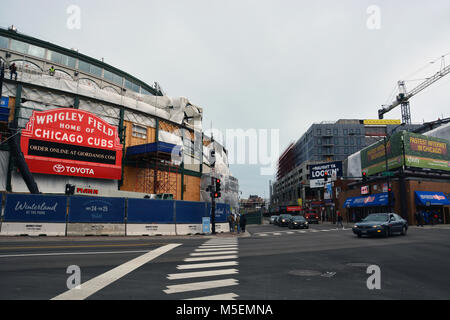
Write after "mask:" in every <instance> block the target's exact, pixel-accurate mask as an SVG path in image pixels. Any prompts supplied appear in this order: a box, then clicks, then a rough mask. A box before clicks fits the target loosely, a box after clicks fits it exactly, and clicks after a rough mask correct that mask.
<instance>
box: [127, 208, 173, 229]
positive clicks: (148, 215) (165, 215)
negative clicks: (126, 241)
mask: <svg viewBox="0 0 450 320" xmlns="http://www.w3.org/2000/svg"><path fill="white" fill-rule="evenodd" d="M127 235H128V236H152V235H176V228H175V205H174V201H170V200H151V199H128V206H127Z"/></svg>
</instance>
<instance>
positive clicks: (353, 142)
mask: <svg viewBox="0 0 450 320" xmlns="http://www.w3.org/2000/svg"><path fill="white" fill-rule="evenodd" d="M350 144H351V145H352V146H353V145H354V144H355V140H354V139H353V137H351V138H350Z"/></svg>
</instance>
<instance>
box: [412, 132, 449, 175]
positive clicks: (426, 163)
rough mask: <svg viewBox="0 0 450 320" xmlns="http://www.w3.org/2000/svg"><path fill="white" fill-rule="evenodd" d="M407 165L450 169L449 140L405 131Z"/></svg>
mask: <svg viewBox="0 0 450 320" xmlns="http://www.w3.org/2000/svg"><path fill="white" fill-rule="evenodd" d="M404 143H405V165H406V166H407V167H417V168H428V169H435V170H444V171H450V155H449V153H448V149H449V141H448V140H445V139H440V138H435V137H429V136H424V135H420V134H414V133H410V132H405V134H404Z"/></svg>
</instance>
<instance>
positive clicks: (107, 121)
mask: <svg viewBox="0 0 450 320" xmlns="http://www.w3.org/2000/svg"><path fill="white" fill-rule="evenodd" d="M130 54H132V53H130ZM128 58H130V56H128V57H124V59H128ZM13 65H14V66H15V69H14V68H12V69H11V71H12V72H11V71H10V69H9V67H10V66H13ZM0 66H1V67H3V68H4V71H5V72H4V79H2V81H0V84H1V86H0V93H1V96H2V108H1V110H0V111H1V112H0V113H1V115H2V117H1V118H0V142H1V143H0V160H1V161H0V162H1V163H2V164H3V165H2V166H0V192H2V193H3V192H8V193H9V192H10V193H16V192H17V193H27V192H32V190H30V186H32V187H33V189H34V191H35V192H32V193H37V192H41V193H46V194H49V193H50V194H58V193H60V194H61V193H62V194H64V193H65V191H66V185H68V184H69V185H75V186H87V187H89V190H94V189H95V190H96V191H98V192H99V193H100V194H102V195H109V196H120V195H126V196H127V197H142V196H144V195H148V194H150V195H154V194H169V195H171V196H172V197H173V198H174V199H175V200H189V201H209V200H210V199H209V194H207V193H206V194H205V193H204V192H202V188H201V184H202V180H205V181H211V180H210V178H209V177H210V175H211V171H212V170H211V165H210V160H209V159H208V156H205V153H206V154H208V153H209V152H210V151H211V150H212V149H215V151H216V156H217V157H218V158H219V160H220V161H219V160H218V161H217V163H218V164H216V168H215V171H214V172H213V173H212V174H213V175H216V176H220V177H221V178H222V179H224V182H225V183H224V190H223V192H222V196H223V197H222V198H221V199H220V200H219V201H220V202H223V201H227V202H228V203H230V204H231V205H233V206H234V207H235V206H237V205H238V188H239V187H238V181H237V179H235V178H233V177H232V175H231V173H230V171H229V167H228V161H227V157H228V156H227V152H226V150H225V149H224V148H223V146H221V145H220V144H219V143H217V142H214V143H212V141H211V139H209V138H208V137H206V136H204V134H203V132H202V130H201V128H202V126H201V122H202V117H203V109H202V108H200V107H199V106H196V105H194V103H192V102H190V101H189V100H188V99H187V98H184V97H177V98H175V97H169V96H167V95H166V94H165V93H164V92H163V90H162V89H161V87H160V86H159V85H158V84H157V83H156V82H155V83H151V84H148V83H147V82H145V81H142V80H140V79H138V78H137V77H135V76H133V75H131V74H129V73H127V72H125V71H123V70H120V69H118V68H116V67H114V66H112V65H109V64H107V63H105V62H104V61H103V60H97V59H94V58H92V57H89V56H87V55H84V54H82V53H81V52H79V51H78V50H74V49H67V48H63V47H61V46H58V45H56V44H53V43H50V42H47V41H43V40H40V39H37V38H34V37H29V36H26V35H23V34H20V33H18V32H17V30H15V29H13V28H11V29H9V30H5V29H1V28H0ZM14 70H16V72H14ZM55 112H58V114H57V116H58V119H56V113H55ZM36 114H45V115H46V116H45V117H47V118H46V119H50V120H52V121H53V120H55V123H56V122H61V123H58V124H57V125H58V127H57V128H55V127H54V126H52V124H46V127H45V128H43V129H39V130H46V131H48V132H50V131H51V130H59V131H58V132H57V133H56V135H55V137H58V135H59V137H64V136H63V135H62V132H60V131H61V130H66V131H67V132H69V133H68V137H69V136H70V137H71V136H72V135H73V136H74V137H77V139H78V138H79V139H80V141H81V139H85V141H88V140H89V139H91V137H90V136H89V133H92V132H96V133H97V134H98V135H99V136H101V139H111V141H109V142H111V145H112V146H114V147H115V148H116V149H114V150H106V149H107V148H106V147H107V145H106V142H105V145H102V146H100V145H98V146H97V148H92V147H91V148H88V147H85V149H83V150H81V151H82V152H83V155H84V158H80V157H78V158H75V157H73V159H72V158H71V159H69V155H68V153H69V152H74V154H78V153H77V152H81V151H80V149H79V148H80V147H79V146H77V145H75V144H74V143H73V141H72V143H61V141H59V142H60V143H59V144H58V145H56V143H57V142H55V141H51V142H48V141H44V142H42V143H47V145H51V147H47V146H38V147H36V148H40V149H39V150H40V151H39V152H41V153H40V154H39V155H37V156H36V154H35V155H31V154H28V152H29V151H30V150H31V147H28V144H27V145H25V147H26V148H22V150H20V148H17V146H20V144H19V143H20V142H19V143H17V144H12V143H11V141H13V140H14V139H15V138H14V137H20V136H24V135H25V133H27V132H28V131H29V129H30V128H32V126H33V124H34V125H36V124H37V121H35V120H34V119H35V115H36ZM66 115H68V116H71V117H72V116H73V117H75V116H78V117H79V118H76V119H80V121H79V122H78V123H77V122H76V121H72V120H73V119H75V118H73V119H72V118H71V119H69V118H68V117H67V116H66ZM84 115H87V116H86V117H85V116H84ZM83 117H84V119H87V118H88V117H89V119H94V120H93V121H95V128H91V127H92V126H93V123H94V122H92V123H90V124H86V128H85V124H84V123H82V121H81V119H82V118H83ZM63 118H64V119H66V121H65V123H63V122H64V121H63ZM68 119H69V120H68ZM52 121H50V122H52ZM70 121H72V122H71V123H70V125H69V122H70ZM47 122H49V121H47ZM87 130H89V131H87ZM108 130H109V131H108ZM20 132H21V133H22V134H21V135H20V134H17V133H20ZM55 132H56V131H55ZM64 132H65V131H64ZM116 135H117V137H116ZM91 136H93V137H92V139H94V138H96V139H98V141H99V143H100V141H107V140H100V138H97V136H96V135H95V134H94V135H92V134H91ZM113 136H114V137H113ZM103 137H104V138H103ZM44 138H45V137H44ZM46 138H49V137H46ZM20 139H21V138H19V140H20ZM22 140H23V139H22ZM41 140H42V139H41ZM44 140H45V139H44ZM46 140H49V139H46ZM57 140H58V139H57ZM30 141H31V139H30ZM80 141H77V142H80ZM93 141H94V140H93ZM26 143H28V142H26ZM33 143H36V142H35V141H34V142H33ZM38 143H41V141H38ZM42 143H41V144H42ZM102 143H103V142H102ZM30 144H31V142H30ZM78 144H80V143H78ZM55 146H56V147H55ZM63 147H64V148H65V149H63ZM102 147H103V148H102ZM33 148H34V147H33ZM77 148H78V149H77ZM24 149H27V150H24ZM44 149H45V150H47V151H46V153H45V155H44V154H43V152H44V151H42V150H44ZM66 149H67V150H66ZM69 149H70V150H69ZM52 150H53V151H54V152H53V153H52V152H49V151H52ZM86 150H87V151H86ZM105 150H106V151H105ZM21 151H22V152H24V153H25V159H24V160H25V161H21V159H23V157H21V156H20V155H21ZM32 151H33V152H34V153H36V152H38V151H36V150H35V149H33V150H32ZM62 151H64V154H62ZM66 151H67V152H66ZM57 152H60V154H56V153H57ZM44 156H45V160H40V161H44V162H41V164H42V163H44V164H50V163H51V164H52V166H51V167H49V170H48V172H39V170H37V169H36V167H30V165H31V164H32V162H33V161H36V159H37V158H44ZM89 157H91V158H89ZM61 158H62V159H61ZM88 158H89V159H88ZM111 159H112V160H111ZM111 161H113V162H111ZM100 162H101V163H100ZM61 163H64V164H67V166H66V167H64V166H63V165H61ZM69 164H70V165H71V167H70V170H72V171H73V172H69V169H67V168H69V167H68V165H69ZM219 165H220V167H219ZM88 166H89V168H88V169H86V168H85V167H88ZM27 167H28V169H26V168H27ZM24 168H25V169H24ZM18 169H19V170H18ZM101 170H103V173H102V175H99V174H98V173H99V172H100V171H101ZM41 171H42V170H41ZM19 172H20V173H19ZM83 172H85V174H82V173H83ZM89 174H90V176H89Z"/></svg>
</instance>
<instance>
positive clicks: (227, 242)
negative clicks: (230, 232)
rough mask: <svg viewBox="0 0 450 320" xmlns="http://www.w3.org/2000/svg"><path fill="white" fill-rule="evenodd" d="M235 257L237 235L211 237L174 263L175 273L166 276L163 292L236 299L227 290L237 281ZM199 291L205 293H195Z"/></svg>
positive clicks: (195, 298)
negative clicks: (175, 264) (180, 260)
mask: <svg viewBox="0 0 450 320" xmlns="http://www.w3.org/2000/svg"><path fill="white" fill-rule="evenodd" d="M237 259H238V240H237V238H214V239H210V240H208V241H206V242H205V243H203V244H202V245H201V246H200V247H198V248H197V249H195V250H194V252H192V253H190V255H189V257H187V258H185V259H184V260H183V264H180V265H178V266H177V270H178V272H176V273H171V274H168V275H167V279H168V280H169V281H170V284H169V285H167V286H166V289H164V290H163V292H164V293H166V294H168V295H171V294H178V293H180V294H184V296H186V295H189V297H188V298H186V300H235V299H236V298H237V297H238V295H237V294H235V293H234V292H229V291H232V290H231V289H230V287H235V286H237V285H238V284H239V281H238V280H237V279H235V276H236V275H237V274H238V273H239V271H238V269H237V267H238V261H237ZM177 281H179V282H177ZM186 281H187V282H186ZM229 289H230V290H229ZM198 291H202V292H207V293H206V294H207V295H200V296H197V295H199V293H198ZM191 293H192V296H190V295H191ZM209 293H211V294H209Z"/></svg>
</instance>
